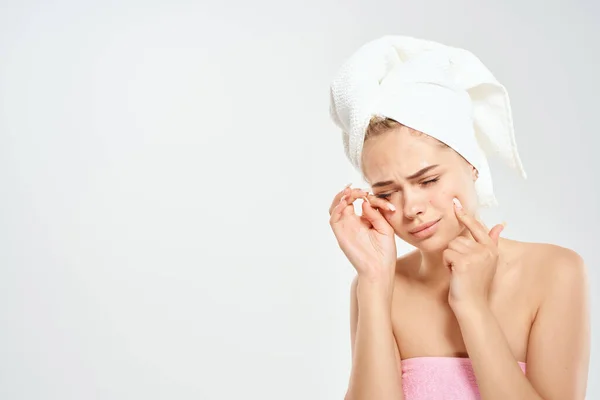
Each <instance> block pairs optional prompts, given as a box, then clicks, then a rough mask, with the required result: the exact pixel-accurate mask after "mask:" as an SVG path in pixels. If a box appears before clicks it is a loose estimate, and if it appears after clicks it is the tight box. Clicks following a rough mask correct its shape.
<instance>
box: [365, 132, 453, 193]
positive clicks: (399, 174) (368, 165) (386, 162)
mask: <svg viewBox="0 0 600 400" xmlns="http://www.w3.org/2000/svg"><path fill="white" fill-rule="evenodd" d="M448 150H449V149H448V148H444V147H443V145H441V144H440V142H439V141H437V140H436V139H434V138H432V137H430V136H428V135H425V134H422V133H420V132H416V131H412V130H411V129H409V128H406V127H401V128H398V129H393V130H390V131H388V132H385V133H382V134H380V135H377V136H375V137H372V138H369V139H368V140H367V141H366V142H365V144H364V147H363V152H362V169H363V173H364V175H365V178H366V180H367V182H374V181H379V180H388V179H396V180H399V179H402V178H404V177H405V176H409V175H411V174H414V173H415V172H417V171H418V170H420V169H422V168H425V167H428V166H430V165H434V164H441V165H444V164H448V163H452V162H455V159H454V157H452V153H454V152H453V151H448Z"/></svg>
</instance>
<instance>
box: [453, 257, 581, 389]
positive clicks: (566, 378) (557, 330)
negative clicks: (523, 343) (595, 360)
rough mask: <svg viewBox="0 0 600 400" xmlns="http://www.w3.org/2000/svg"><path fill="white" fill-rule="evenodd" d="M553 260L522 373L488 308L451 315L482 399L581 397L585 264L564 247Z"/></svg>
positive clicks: (478, 308)
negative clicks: (467, 354) (470, 361)
mask: <svg viewBox="0 0 600 400" xmlns="http://www.w3.org/2000/svg"><path fill="white" fill-rule="evenodd" d="M554 263H555V265H552V266H549V268H548V275H547V277H548V284H547V285H546V293H545V296H544V299H543V301H542V304H541V305H540V308H539V310H538V313H537V316H536V319H535V322H534V324H533V326H532V330H531V334H530V337H529V344H528V352H527V375H526V376H527V377H526V376H525V375H524V374H523V372H522V371H521V369H520V368H519V367H518V365H517V361H516V360H515V358H514V356H513V355H512V353H511V351H510V349H509V347H508V343H507V341H506V338H505V337H504V334H503V332H502V330H501V329H500V326H499V325H498V322H497V321H496V319H495V317H494V316H493V314H492V313H491V312H490V311H489V310H488V309H485V308H481V307H475V308H473V309H471V310H467V311H465V313H464V314H462V315H457V317H458V320H459V323H460V327H461V331H462V333H463V339H464V340H465V344H466V346H467V351H468V352H469V357H470V358H471V359H472V362H473V369H474V372H475V375H476V377H477V384H478V386H479V389H480V392H481V398H482V399H484V400H503V399H527V400H542V399H543V400H555V399H556V400H559V399H571V400H583V399H584V398H585V392H586V385H587V376H588V363H589V341H590V331H589V320H588V314H589V310H588V303H587V301H588V300H587V297H588V292H587V278H586V272H585V266H584V264H583V261H582V260H581V258H580V257H579V256H578V255H577V254H576V253H574V252H571V251H567V250H566V249H564V250H563V251H562V252H561V255H560V256H558V257H556V259H555V262H554Z"/></svg>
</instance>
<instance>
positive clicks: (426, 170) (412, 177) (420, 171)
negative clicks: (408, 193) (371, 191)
mask: <svg viewBox="0 0 600 400" xmlns="http://www.w3.org/2000/svg"><path fill="white" fill-rule="evenodd" d="M437 167H439V164H434V165H430V166H429V167H425V168H423V169H421V170H419V171H417V172H415V173H414V174H412V175H410V176H407V177H406V179H407V180H412V179H416V178H418V177H420V176H422V175H425V174H426V173H428V172H429V171H431V170H432V169H434V168H437ZM393 183H395V182H394V181H381V182H377V183H374V184H373V185H371V187H372V188H376V187H382V186H387V185H391V184H393Z"/></svg>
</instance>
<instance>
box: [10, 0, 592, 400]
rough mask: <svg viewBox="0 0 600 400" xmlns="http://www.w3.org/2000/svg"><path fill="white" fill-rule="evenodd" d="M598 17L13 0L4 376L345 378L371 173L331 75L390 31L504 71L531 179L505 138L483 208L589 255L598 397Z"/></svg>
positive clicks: (323, 384)
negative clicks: (334, 214) (355, 249)
mask: <svg viewBox="0 0 600 400" xmlns="http://www.w3.org/2000/svg"><path fill="white" fill-rule="evenodd" d="M599 19H600V6H599V3H598V2H596V1H593V0H575V1H568V2H567V1H566V0H563V1H562V2H559V1H542V0H535V1H533V0H528V1H517V0H508V1H502V2H499V1H476V0H457V1H446V0H420V1H387V0H386V1H384V0H376V1H340V0H321V1H316V0H308V1H303V2H282V1H275V0H255V1H241V0H237V1H229V2H216V1H213V2H208V1H188V2H183V1H177V0H176V1H165V0H163V1H152V0H150V1H141V0H124V1H119V2H107V1H95V2H91V1H87V2H85V1H74V0H72V1H65V0H54V1H41V0H38V1H16V0H13V1H6V0H3V1H0V188H1V189H0V205H1V207H0V398H2V399H7V400H8V399H10V400H25V399H27V400H33V399H44V400H51V399H57V400H58V399H60V400H67V399H86V400H87V399H111V400H112V399H119V400H121V399H123V400H124V399H142V398H143V399H147V400H154V399H178V400H179V399H181V400H183V399H208V400H217V399H219V400H220V399H261V400H262V399H274V400H275V399H277V400H279V399H286V400H294V399H297V400H306V399H341V398H342V397H343V394H344V392H345V390H346V384H347V380H348V376H349V372H350V361H351V360H350V343H349V317H348V312H349V284H350V281H351V279H352V277H353V270H352V268H351V266H350V265H349V264H348V262H347V261H346V260H345V258H344V256H343V254H342V253H341V251H340V250H339V249H338V247H337V244H336V242H335V238H334V237H333V234H332V233H331V231H330V228H329V225H328V218H329V216H328V213H327V210H328V208H329V204H330V202H331V200H332V198H333V196H334V195H335V193H336V192H337V191H339V190H341V189H342V188H343V186H344V185H345V184H347V183H349V182H353V183H354V184H355V186H357V187H360V186H361V185H364V183H362V182H361V181H360V178H359V176H358V174H356V173H355V172H354V171H353V169H352V167H351V166H350V164H349V162H347V161H346V159H345V156H344V154H343V147H342V142H341V135H340V133H339V132H338V131H337V129H336V128H335V127H334V125H333V123H331V122H330V120H329V115H328V106H329V103H328V101H329V82H330V79H331V78H332V77H333V75H334V73H335V72H336V70H337V68H339V66H340V65H341V63H342V62H343V61H344V60H345V59H346V58H347V57H348V56H349V55H350V54H351V53H352V52H353V51H355V50H356V49H357V48H358V47H359V46H360V45H362V44H363V43H365V42H366V41H368V40H372V39H375V38H377V37H379V36H382V35H386V34H403V35H411V36H416V37H421V38H426V39H431V40H436V41H441V42H443V43H446V44H450V45H455V46H459V47H464V48H467V49H469V50H471V51H472V52H474V53H475V54H477V55H478V56H479V57H480V58H481V59H482V60H483V61H484V63H485V64H486V65H487V66H488V67H489V68H490V69H491V70H492V71H493V72H494V74H495V75H496V77H497V78H498V79H499V80H500V81H501V82H502V83H503V84H504V85H505V86H506V87H507V88H508V90H509V93H510V95H511V101H512V106H513V112H514V119H515V127H516V132H517V143H518V145H519V150H520V152H521V156H522V158H523V162H524V166H525V169H526V171H527V173H528V175H529V178H528V180H527V181H522V180H520V178H519V177H518V175H517V174H516V173H514V172H512V171H510V170H508V169H507V168H504V167H503V166H502V165H500V164H499V163H498V162H497V161H495V160H492V173H493V176H494V179H495V181H494V182H495V187H496V195H497V197H498V200H499V202H500V207H499V208H498V209H496V210H493V211H491V212H488V213H486V214H484V215H485V217H486V218H487V219H488V220H489V222H490V223H494V224H495V223H497V222H501V221H503V220H506V221H507V222H508V226H507V229H506V230H505V236H507V237H510V238H513V239H518V240H525V241H535V242H551V243H555V244H558V245H562V246H565V247H570V248H572V249H574V250H576V251H577V252H579V253H580V254H581V255H582V256H583V257H584V259H585V260H586V262H587V265H588V268H589V276H590V285H591V300H592V313H593V316H592V324H593V331H592V334H593V342H592V361H591V367H590V379H589V388H588V396H587V398H588V399H590V400H592V399H597V398H600V381H598V379H597V378H598V376H599V374H600V336H599V333H598V332H599V329H600V326H599V324H600V311H599V310H600V295H599V294H598V293H599V291H600V272H599V270H598V268H600V256H599V255H598V243H599V240H598V226H599V225H600V212H599V211H598V205H599V204H600V202H599V200H600V185H599V179H598V170H599V167H600V157H598V149H599V147H600V140H599V139H598V119H597V117H598V109H597V108H598V106H599V105H600V101H599V100H598V93H600V78H599V77H598V74H597V71H598V63H599V61H600V56H599V51H600V45H599V44H598V40H597V39H598V37H599V36H600V29H599V28H598V26H599V25H598V21H599ZM363 187H364V186H363ZM399 244H400V248H399V249H400V251H401V252H404V251H406V250H407V249H408V248H407V247H406V246H404V245H402V243H399ZM548 351H552V349H548Z"/></svg>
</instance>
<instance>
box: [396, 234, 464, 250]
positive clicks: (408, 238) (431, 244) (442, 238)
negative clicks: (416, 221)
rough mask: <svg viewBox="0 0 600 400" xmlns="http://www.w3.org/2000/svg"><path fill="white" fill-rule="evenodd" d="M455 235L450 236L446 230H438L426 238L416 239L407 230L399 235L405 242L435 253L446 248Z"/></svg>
mask: <svg viewBox="0 0 600 400" xmlns="http://www.w3.org/2000/svg"><path fill="white" fill-rule="evenodd" d="M455 237H456V235H454V236H450V235H448V233H447V232H439V231H438V232H436V233H435V234H434V235H432V236H430V237H428V238H426V239H417V238H415V237H413V236H412V235H411V234H410V233H407V232H404V233H403V235H402V236H400V238H401V239H402V240H404V241H405V242H406V243H408V244H410V245H411V246H414V247H416V248H417V249H419V250H421V251H423V252H426V253H436V252H442V251H444V250H446V249H447V248H448V244H449V243H450V241H451V240H452V239H454V238H455Z"/></svg>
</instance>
